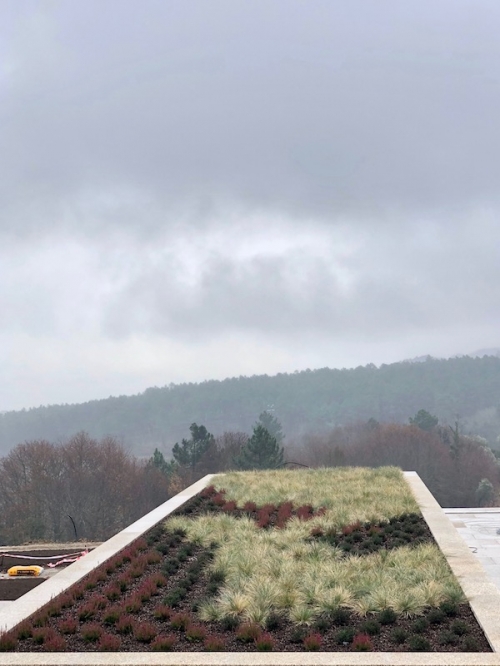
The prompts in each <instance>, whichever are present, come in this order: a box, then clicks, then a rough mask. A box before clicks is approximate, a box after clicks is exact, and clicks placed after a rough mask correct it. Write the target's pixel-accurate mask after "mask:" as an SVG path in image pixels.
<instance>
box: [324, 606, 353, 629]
mask: <svg viewBox="0 0 500 666" xmlns="http://www.w3.org/2000/svg"><path fill="white" fill-rule="evenodd" d="M329 616H330V618H331V620H332V623H333V624H337V625H343V624H348V623H349V620H350V619H351V618H350V615H349V611H347V610H346V609H345V608H335V609H334V610H332V611H331V612H330V613H329Z"/></svg>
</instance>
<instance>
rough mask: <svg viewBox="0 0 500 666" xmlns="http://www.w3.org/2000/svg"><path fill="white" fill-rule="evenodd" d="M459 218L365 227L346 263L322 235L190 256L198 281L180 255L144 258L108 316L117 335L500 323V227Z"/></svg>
mask: <svg viewBox="0 0 500 666" xmlns="http://www.w3.org/2000/svg"><path fill="white" fill-rule="evenodd" d="M491 221H492V220H490V223H491ZM450 222H452V225H450V226H453V231H452V232H446V233H445V231H444V230H441V231H440V234H438V236H437V237H436V233H435V232H436V228H435V225H432V224H429V223H425V222H423V221H422V222H420V225H418V224H416V227H415V231H414V232H413V233H408V230H407V229H406V228H404V227H401V228H400V229H399V230H397V231H394V232H393V233H391V234H390V235H389V234H385V235H383V236H380V235H379V234H378V233H377V230H373V231H371V232H365V233H364V240H363V244H362V245H361V246H360V247H358V248H357V249H356V250H353V251H352V252H351V253H350V255H349V257H348V258H346V259H345V260H344V262H343V265H339V261H338V258H337V257H336V256H335V254H334V253H333V252H332V253H331V256H324V252H323V251H322V250H323V248H322V245H321V243H322V240H321V239H320V238H318V240H317V248H316V252H315V250H314V248H311V247H309V248H307V249H305V250H304V251H300V249H291V250H289V251H287V252H286V253H284V254H282V255H276V256H253V257H251V258H247V259H241V258H232V257H231V256H230V248H228V249H227V250H226V252H225V253H224V254H222V252H221V253H219V254H217V255H212V256H211V257H209V258H208V259H206V258H205V259H203V258H202V257H201V256H199V255H198V256H197V255H196V253H195V254H193V256H192V257H191V258H190V261H194V262H196V261H197V260H199V261H200V266H201V268H200V275H199V278H198V279H197V281H196V283H194V284H189V285H186V283H185V282H183V267H182V264H180V263H175V262H174V261H169V260H167V259H164V260H162V261H158V262H153V263H151V264H149V265H146V264H145V265H144V267H143V268H142V269H141V270H140V271H139V272H138V274H137V275H136V276H135V277H134V278H133V279H131V280H130V282H129V283H128V284H125V285H124V286H123V289H120V290H118V291H117V292H115V294H114V296H113V298H111V299H110V301H109V302H108V305H109V307H108V309H107V311H106V312H107V314H106V316H105V326H106V327H107V330H108V331H109V332H110V333H112V334H113V335H118V336H120V335H130V334H131V333H132V332H137V331H140V330H143V331H144V330H151V331H155V332H156V333H160V334H163V335H166V336H168V337H173V338H177V337H178V338H180V339H184V340H187V339H189V340H191V341H192V342H196V341H199V340H206V339H210V338H213V337H217V336H219V335H221V334H222V332H223V331H225V330H226V331H227V330H233V331H239V332H244V331H247V332H248V331H255V332H258V333H259V334H262V335H268V336H270V337H274V338H276V339H283V340H284V339H289V340H292V339H295V338H300V337H301V336H303V335H304V334H307V335H310V336H312V337H314V338H317V339H318V340H320V339H324V338H327V337H330V338H332V339H338V340H339V341H340V340H342V339H344V340H345V339H346V338H348V337H349V336H352V337H355V338H359V339H365V340H366V341H367V342H368V341H370V340H373V339H374V338H383V337H385V338H386V339H387V340H389V339H392V338H394V337H396V336H399V335H402V334H403V335H405V334H410V333H411V332H412V331H420V332H424V331H426V330H430V331H432V330H435V329H436V330H437V329H439V328H447V327H448V325H453V326H455V327H458V326H460V327H464V328H470V327H471V326H473V325H474V322H475V321H476V322H484V324H485V326H486V325H487V324H488V325H492V324H495V325H498V324H500V316H499V315H498V312H499V311H500V309H499V308H500V288H499V287H498V285H499V284H500V266H499V264H498V247H499V244H500V228H496V227H495V225H492V224H488V220H487V219H483V225H482V229H483V231H482V232H481V233H478V220H477V219H472V220H471V219H466V220H464V219H461V218H460V217H455V218H454V219H453V220H450ZM346 240H347V239H346ZM432 241H434V246H432ZM244 242H245V241H244V238H242V244H243V245H244ZM262 242H263V243H264V242H265V236H263V238H262ZM429 246H431V247H429ZM339 269H340V274H339ZM346 269H347V273H348V274H349V275H351V276H352V277H351V279H350V280H348V281H347V285H346V284H344V282H343V280H342V270H344V271H345V270H346Z"/></svg>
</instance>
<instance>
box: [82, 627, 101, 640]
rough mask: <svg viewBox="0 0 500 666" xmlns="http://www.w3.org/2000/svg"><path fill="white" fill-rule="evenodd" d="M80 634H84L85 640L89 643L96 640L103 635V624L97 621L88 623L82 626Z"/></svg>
mask: <svg viewBox="0 0 500 666" xmlns="http://www.w3.org/2000/svg"><path fill="white" fill-rule="evenodd" d="M80 634H81V635H82V638H83V640H84V641H87V642H89V643H91V642H93V641H96V640H97V639H98V638H100V637H101V634H102V628H101V625H100V624H97V622H92V623H90V624H86V625H84V626H83V627H82V628H81V630H80Z"/></svg>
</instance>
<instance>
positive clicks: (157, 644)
mask: <svg viewBox="0 0 500 666" xmlns="http://www.w3.org/2000/svg"><path fill="white" fill-rule="evenodd" d="M175 643H176V638H175V636H173V635H171V634H170V635H165V634H163V635H162V636H157V637H156V638H155V639H154V641H153V642H152V643H151V649H152V650H153V651H154V652H169V651H170V650H171V649H172V648H173V647H174V645H175Z"/></svg>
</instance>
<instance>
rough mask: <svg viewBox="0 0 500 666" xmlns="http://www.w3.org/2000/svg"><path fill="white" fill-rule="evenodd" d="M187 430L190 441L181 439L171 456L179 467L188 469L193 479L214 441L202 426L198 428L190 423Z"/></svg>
mask: <svg viewBox="0 0 500 666" xmlns="http://www.w3.org/2000/svg"><path fill="white" fill-rule="evenodd" d="M189 430H190V431H191V439H183V440H182V442H181V444H179V443H177V444H175V445H174V447H173V449H172V455H173V456H174V460H175V462H176V463H177V464H178V465H179V466H180V467H184V468H185V469H190V470H191V476H192V477H194V474H195V472H196V468H197V466H199V464H200V462H202V459H203V458H204V457H205V456H206V454H207V453H208V452H209V450H210V449H211V448H212V447H214V446H215V439H214V436H213V435H212V434H211V433H209V432H208V430H207V429H206V428H205V426H203V425H201V426H199V425H196V423H192V424H191V426H190V427H189Z"/></svg>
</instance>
